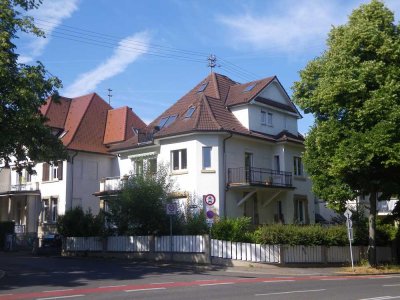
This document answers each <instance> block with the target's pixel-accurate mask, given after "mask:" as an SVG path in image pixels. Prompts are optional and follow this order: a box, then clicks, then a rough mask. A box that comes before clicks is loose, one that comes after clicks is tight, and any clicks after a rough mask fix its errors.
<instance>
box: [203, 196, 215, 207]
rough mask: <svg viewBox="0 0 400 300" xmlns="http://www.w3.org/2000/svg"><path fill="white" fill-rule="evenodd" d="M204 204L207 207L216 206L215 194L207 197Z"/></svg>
mask: <svg viewBox="0 0 400 300" xmlns="http://www.w3.org/2000/svg"><path fill="white" fill-rule="evenodd" d="M204 203H205V204H207V205H214V204H215V196H214V195H213V194H208V195H205V196H204Z"/></svg>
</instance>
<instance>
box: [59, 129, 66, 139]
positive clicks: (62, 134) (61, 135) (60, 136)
mask: <svg viewBox="0 0 400 300" xmlns="http://www.w3.org/2000/svg"><path fill="white" fill-rule="evenodd" d="M67 133H68V130H64V131H63V132H61V134H60V135H59V136H58V138H59V139H62V138H63V137H64V136H65V135H66V134H67Z"/></svg>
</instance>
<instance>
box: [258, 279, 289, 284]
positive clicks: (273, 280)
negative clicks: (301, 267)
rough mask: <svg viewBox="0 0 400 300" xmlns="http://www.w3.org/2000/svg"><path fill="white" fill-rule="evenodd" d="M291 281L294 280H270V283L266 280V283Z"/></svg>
mask: <svg viewBox="0 0 400 300" xmlns="http://www.w3.org/2000/svg"><path fill="white" fill-rule="evenodd" d="M289 281H294V280H292V279H288V280H270V281H268V280H266V281H264V282H265V283H275V282H289Z"/></svg>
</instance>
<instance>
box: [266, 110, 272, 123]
mask: <svg viewBox="0 0 400 300" xmlns="http://www.w3.org/2000/svg"><path fill="white" fill-rule="evenodd" d="M272 116H273V115H272V113H270V112H269V113H268V116H267V124H268V125H269V126H272Z"/></svg>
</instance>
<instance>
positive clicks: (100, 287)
mask: <svg viewBox="0 0 400 300" xmlns="http://www.w3.org/2000/svg"><path fill="white" fill-rule="evenodd" d="M123 286H126V284H120V285H105V286H99V289H107V288H114V287H123Z"/></svg>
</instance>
